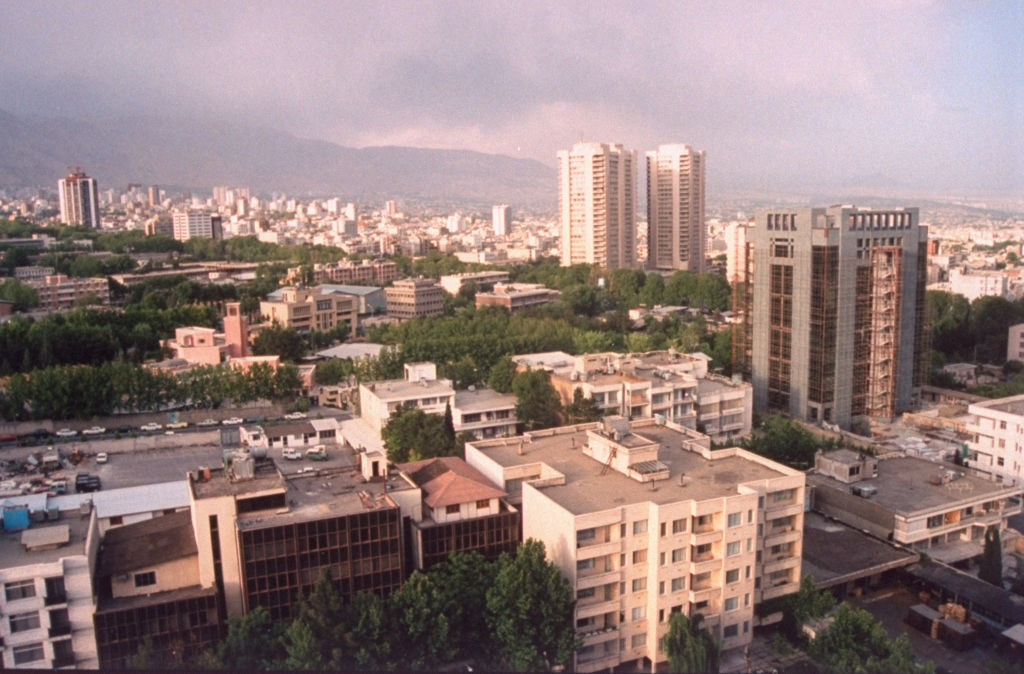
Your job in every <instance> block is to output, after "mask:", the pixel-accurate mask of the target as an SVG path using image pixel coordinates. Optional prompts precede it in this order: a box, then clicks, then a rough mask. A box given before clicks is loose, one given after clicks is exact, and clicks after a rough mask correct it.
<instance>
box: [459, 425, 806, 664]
mask: <svg viewBox="0 0 1024 674" xmlns="http://www.w3.org/2000/svg"><path fill="white" fill-rule="evenodd" d="M466 462H467V463H469V464H470V465H471V466H473V467H474V468H476V469H477V470H479V471H480V473H482V474H483V475H484V476H485V477H486V478H487V479H488V480H490V481H491V482H493V483H495V484H497V485H498V486H499V487H500V488H501V489H502V490H504V491H505V492H507V493H508V494H509V500H510V502H511V503H512V504H513V505H520V509H521V511H522V516H523V538H524V539H527V538H534V539H537V540H540V541H542V542H543V543H544V546H545V549H546V550H547V554H548V558H549V559H550V560H551V561H552V562H553V563H554V564H555V565H556V566H557V567H558V568H559V570H560V571H561V573H562V575H563V576H564V577H565V578H566V579H567V580H568V581H569V583H570V585H571V586H572V588H573V590H574V592H575V596H576V608H575V611H576V615H575V619H576V628H577V633H578V635H579V637H580V638H581V640H582V645H581V647H580V648H579V650H577V652H576V655H575V662H574V663H573V669H574V671H577V672H595V671H600V670H607V669H611V668H614V667H618V666H619V665H622V664H629V665H630V666H631V667H635V668H643V669H644V670H645V671H655V667H656V666H657V665H659V664H661V663H664V662H665V661H666V659H667V655H666V654H665V652H664V651H663V650H661V649H660V648H659V642H660V640H661V638H662V637H663V636H664V635H665V633H666V632H667V631H668V621H669V618H670V616H671V614H672V613H678V612H681V613H685V614H686V615H687V616H689V617H691V618H692V617H693V616H695V615H697V614H700V615H702V616H703V617H704V624H705V625H706V626H707V627H708V628H709V629H710V630H711V632H712V634H713V635H714V637H715V639H716V641H718V642H719V643H721V645H722V648H723V650H732V649H736V648H742V647H743V646H745V645H747V644H749V643H750V641H751V637H752V633H753V628H754V627H756V626H757V625H759V624H760V623H759V622H758V620H759V618H758V614H757V613H755V610H756V608H757V606H758V605H759V604H760V603H761V602H763V601H766V600H769V599H772V598H775V597H780V596H783V595H786V594H790V593H792V592H795V591H796V590H797V589H798V587H799V583H800V560H801V551H802V542H803V504H804V474H803V473H801V472H800V471H797V470H793V469H791V468H787V467H785V466H782V465H781V464H778V463H775V462H773V461H770V460H768V459H765V458H764V457H761V456H758V455H756V454H753V453H750V452H747V451H745V450H742V449H737V448H730V449H721V450H712V449H711V448H710V441H709V439H708V438H707V436H705V435H702V434H700V433H697V432H696V431H693V430H690V429H687V428H684V427H682V426H678V425H676V424H673V423H672V422H661V421H656V420H654V419H646V420H642V421H637V420H634V421H632V422H628V421H626V420H625V419H623V418H622V417H615V418H608V419H605V420H604V422H597V423H593V424H583V425H578V426H567V427H562V428H556V429H549V430H545V431H542V432H539V433H528V434H526V435H524V436H521V437H517V438H505V439H496V440H484V441H478V442H469V443H467V444H466Z"/></svg>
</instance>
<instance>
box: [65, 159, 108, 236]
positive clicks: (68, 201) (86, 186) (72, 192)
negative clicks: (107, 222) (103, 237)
mask: <svg viewBox="0 0 1024 674" xmlns="http://www.w3.org/2000/svg"><path fill="white" fill-rule="evenodd" d="M57 195H58V197H59V199H60V219H61V221H62V222H64V223H66V224H68V225H77V226H82V227H92V228H93V229H99V227H100V199H99V194H98V190H97V187H96V179H95V178H90V177H89V176H87V175H85V173H83V172H82V170H81V169H77V170H75V171H73V172H71V173H69V174H68V175H67V177H64V178H61V179H60V180H58V181H57Z"/></svg>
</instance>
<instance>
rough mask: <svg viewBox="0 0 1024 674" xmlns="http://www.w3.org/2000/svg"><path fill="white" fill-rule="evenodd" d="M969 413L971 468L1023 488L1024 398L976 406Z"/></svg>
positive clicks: (1019, 396) (1015, 397) (1011, 397)
mask: <svg viewBox="0 0 1024 674" xmlns="http://www.w3.org/2000/svg"><path fill="white" fill-rule="evenodd" d="M967 413H968V414H969V415H970V416H971V421H970V422H969V423H968V425H967V431H968V433H970V434H971V437H970V440H968V442H967V446H968V448H969V450H970V460H969V463H970V465H971V466H973V467H974V468H978V469H979V470H984V471H986V472H988V473H992V474H994V475H999V476H1001V477H1003V478H1005V479H1011V480H1014V481H1016V483H1017V484H1024V395H1018V396H1010V397H1009V398H997V399H995V400H986V401H985V402H980V403H974V404H972V405H970V406H969V407H968V408H967Z"/></svg>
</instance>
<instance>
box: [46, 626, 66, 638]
mask: <svg viewBox="0 0 1024 674" xmlns="http://www.w3.org/2000/svg"><path fill="white" fill-rule="evenodd" d="M49 634H50V638H51V639H54V638H57V637H66V636H70V635H71V623H58V624H56V625H50V630H49Z"/></svg>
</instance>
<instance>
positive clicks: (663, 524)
mask: <svg viewBox="0 0 1024 674" xmlns="http://www.w3.org/2000/svg"><path fill="white" fill-rule="evenodd" d="M660 529H661V535H662V537H664V536H665V523H664V522H662V523H661V527H660Z"/></svg>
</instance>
